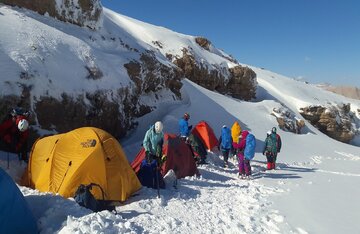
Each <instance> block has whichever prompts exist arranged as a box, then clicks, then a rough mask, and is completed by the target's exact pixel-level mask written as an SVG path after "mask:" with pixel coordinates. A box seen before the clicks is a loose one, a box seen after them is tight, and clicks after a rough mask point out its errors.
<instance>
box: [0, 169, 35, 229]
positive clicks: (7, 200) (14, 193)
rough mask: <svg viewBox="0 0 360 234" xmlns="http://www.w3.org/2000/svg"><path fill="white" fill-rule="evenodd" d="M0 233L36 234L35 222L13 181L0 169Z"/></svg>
mask: <svg viewBox="0 0 360 234" xmlns="http://www.w3.org/2000/svg"><path fill="white" fill-rule="evenodd" d="M0 233H38V230H37V226H36V221H35V218H34V216H33V214H32V213H31V211H30V209H29V206H28V204H27V203H26V200H25V198H24V196H23V195H22V193H21V192H20V190H19V188H18V187H17V186H16V184H15V182H14V181H13V179H12V178H11V177H10V176H9V175H8V174H7V173H6V172H5V171H4V170H3V169H1V168H0Z"/></svg>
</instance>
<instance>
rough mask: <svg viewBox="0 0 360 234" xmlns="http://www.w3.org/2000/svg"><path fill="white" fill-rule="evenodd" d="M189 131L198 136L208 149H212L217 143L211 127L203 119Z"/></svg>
mask: <svg viewBox="0 0 360 234" xmlns="http://www.w3.org/2000/svg"><path fill="white" fill-rule="evenodd" d="M191 133H192V134H194V135H196V136H198V137H199V138H200V139H201V140H202V142H203V143H204V145H205V147H206V148H207V149H208V150H212V149H213V148H214V147H217V146H218V144H219V142H218V139H217V138H216V136H215V133H214V131H213V129H212V128H211V127H210V126H209V124H207V123H206V122H205V121H200V122H199V123H198V124H197V125H196V126H195V128H193V130H192V131H191Z"/></svg>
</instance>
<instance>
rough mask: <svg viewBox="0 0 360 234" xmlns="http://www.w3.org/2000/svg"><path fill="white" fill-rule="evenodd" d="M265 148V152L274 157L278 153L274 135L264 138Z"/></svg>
mask: <svg viewBox="0 0 360 234" xmlns="http://www.w3.org/2000/svg"><path fill="white" fill-rule="evenodd" d="M265 143H266V148H265V151H267V152H270V153H272V154H274V155H276V154H277V152H278V144H277V137H276V135H274V134H271V135H270V136H268V137H267V138H266V142H265Z"/></svg>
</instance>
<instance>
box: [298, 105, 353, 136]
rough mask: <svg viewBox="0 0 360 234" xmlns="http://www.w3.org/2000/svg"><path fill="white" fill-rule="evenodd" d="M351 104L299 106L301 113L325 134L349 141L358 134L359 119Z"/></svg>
mask: <svg viewBox="0 0 360 234" xmlns="http://www.w3.org/2000/svg"><path fill="white" fill-rule="evenodd" d="M350 107H351V104H350V103H348V104H343V103H342V104H331V103H329V104H327V105H324V106H322V105H313V106H308V107H304V108H301V109H300V110H301V112H300V113H301V115H302V116H303V117H304V118H305V119H307V120H308V121H309V122H310V123H311V124H312V125H314V126H315V127H316V128H318V129H319V130H320V131H321V132H323V133H325V134H326V135H328V136H330V137H332V138H334V139H336V140H339V141H341V142H344V143H349V142H350V141H351V140H352V139H353V138H354V136H355V135H358V134H359V129H360V125H359V123H360V121H359V119H358V118H357V116H356V114H355V113H354V112H352V111H351V108H350Z"/></svg>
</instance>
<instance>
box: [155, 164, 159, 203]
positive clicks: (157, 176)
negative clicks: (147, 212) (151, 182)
mask: <svg viewBox="0 0 360 234" xmlns="http://www.w3.org/2000/svg"><path fill="white" fill-rule="evenodd" d="M155 176H156V186H157V193H158V198H160V188H159V167H158V165H156V175H155Z"/></svg>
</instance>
